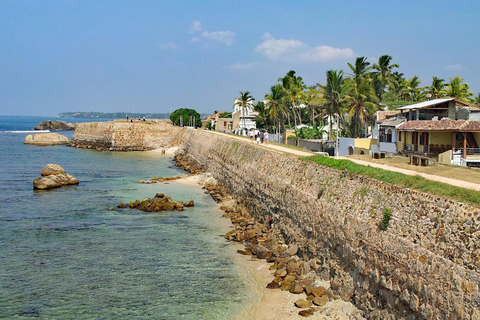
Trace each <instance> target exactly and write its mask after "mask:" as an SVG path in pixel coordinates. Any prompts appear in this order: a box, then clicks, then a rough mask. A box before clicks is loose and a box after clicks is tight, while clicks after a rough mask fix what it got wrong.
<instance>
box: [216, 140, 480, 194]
mask: <svg viewBox="0 0 480 320" xmlns="http://www.w3.org/2000/svg"><path fill="white" fill-rule="evenodd" d="M209 132H211V133H214V134H219V135H222V136H225V137H229V138H232V139H238V140H241V141H244V142H250V143H252V144H253V143H255V142H253V141H250V140H249V139H246V138H243V137H239V136H234V135H230V134H225V133H221V132H216V131H209ZM258 146H259V147H261V148H266V149H270V150H275V151H279V152H283V153H289V154H292V155H296V156H300V157H305V156H311V155H314V153H313V152H311V151H307V150H305V151H301V150H296V149H293V148H287V147H282V146H279V145H274V144H260V145H258ZM335 159H346V160H350V161H352V162H355V163H358V164H361V165H364V166H371V167H374V168H381V169H383V170H389V171H394V172H400V173H403V174H407V175H410V176H415V175H419V176H421V177H423V178H425V179H429V180H433V181H438V182H442V183H446V184H450V185H452V186H456V187H462V188H466V189H472V190H476V191H480V183H473V182H467V181H463V180H457V179H452V178H446V177H441V176H436V175H432V174H426V173H422V172H417V171H414V170H407V169H401V168H396V167H392V166H387V165H384V164H377V163H372V162H368V161H363V160H358V159H352V158H347V157H341V156H339V157H335Z"/></svg>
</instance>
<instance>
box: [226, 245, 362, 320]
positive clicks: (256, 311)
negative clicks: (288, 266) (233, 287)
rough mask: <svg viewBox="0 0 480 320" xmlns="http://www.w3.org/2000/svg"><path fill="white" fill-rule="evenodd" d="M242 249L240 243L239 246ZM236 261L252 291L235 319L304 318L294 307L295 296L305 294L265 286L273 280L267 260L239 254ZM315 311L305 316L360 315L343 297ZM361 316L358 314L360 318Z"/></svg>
mask: <svg viewBox="0 0 480 320" xmlns="http://www.w3.org/2000/svg"><path fill="white" fill-rule="evenodd" d="M239 248H243V245H239ZM238 262H239V263H241V267H242V268H244V271H245V272H246V274H247V275H246V276H247V279H250V282H251V283H249V285H250V287H251V290H252V296H253V298H252V303H251V304H250V305H248V306H247V307H246V308H245V309H244V310H242V311H241V312H240V313H239V314H238V315H237V317H236V318H235V320H243V319H253V320H276V319H278V320H280V319H282V320H284V319H286V320H289V319H297V320H298V319H304V317H302V316H300V315H299V314H298V312H299V311H300V310H302V309H299V308H297V307H296V306H295V305H294V303H295V301H297V300H298V299H305V298H306V295H305V294H292V293H290V292H287V291H281V290H280V289H273V290H272V289H267V288H266V286H267V284H268V283H269V282H270V281H272V280H273V278H274V277H273V275H272V272H271V271H270V270H269V268H270V265H271V264H269V263H267V262H265V261H264V260H258V259H256V258H252V257H251V256H242V255H240V254H239V259H238ZM319 285H321V286H324V287H326V288H329V287H330V283H329V282H327V281H322V283H320V284H319ZM316 308H317V309H318V310H317V311H316V312H315V313H314V315H313V316H309V317H308V319H313V320H327V319H338V320H349V319H356V318H357V316H359V315H360V314H361V311H360V310H358V309H357V308H356V307H355V306H354V305H353V304H352V303H350V302H346V301H343V300H340V299H339V300H333V301H330V302H328V303H327V304H326V305H325V306H323V307H316ZM359 319H361V317H360V318H359Z"/></svg>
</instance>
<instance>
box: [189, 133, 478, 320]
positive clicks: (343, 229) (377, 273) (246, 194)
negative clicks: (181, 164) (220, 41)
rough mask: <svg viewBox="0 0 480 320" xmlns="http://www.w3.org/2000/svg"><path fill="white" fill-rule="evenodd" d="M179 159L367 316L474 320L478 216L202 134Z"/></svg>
mask: <svg viewBox="0 0 480 320" xmlns="http://www.w3.org/2000/svg"><path fill="white" fill-rule="evenodd" d="M181 152H182V157H183V158H186V159H187V161H188V162H189V164H190V165H191V166H193V167H196V169H198V170H200V171H205V172H210V173H211V174H212V175H213V176H214V177H215V178H216V179H217V180H218V181H219V183H220V184H221V185H222V186H223V187H224V188H226V189H227V190H228V191H229V192H230V194H231V195H232V196H233V197H234V198H236V199H238V201H239V202H240V204H241V205H244V206H245V207H246V208H248V210H249V211H250V213H251V214H252V215H253V216H254V217H255V218H257V219H259V220H260V221H267V220H269V219H273V228H274V229H275V230H276V231H277V232H279V233H281V234H282V235H283V236H284V238H285V240H286V241H287V242H295V243H296V244H297V245H298V246H299V247H300V248H301V251H302V252H303V254H304V255H306V256H308V257H314V256H315V257H318V258H320V259H321V260H322V261H323V266H322V267H321V270H317V272H319V273H320V274H321V275H322V276H324V277H325V278H330V280H331V281H333V282H334V281H337V282H342V286H341V287H342V288H343V289H342V290H343V292H340V295H341V296H342V298H344V299H347V300H349V299H351V300H353V301H354V303H355V304H356V305H357V306H358V307H360V308H362V309H363V310H364V311H365V313H366V314H367V318H369V319H471V320H474V319H480V311H479V310H480V292H479V284H480V273H479V272H480V242H479V240H480V239H479V238H480V228H479V226H480V209H478V208H474V207H471V206H468V205H465V204H462V203H458V202H454V201H451V200H448V199H444V198H440V197H436V196H432V195H429V194H425V193H421V192H417V191H413V190H410V189H404V188H399V187H396V186H393V185H390V184H387V183H382V182H379V181H376V180H373V179H369V178H366V177H362V176H357V175H354V174H350V173H347V172H342V171H338V170H334V169H331V168H328V167H323V166H320V165H317V164H314V163H310V162H307V161H303V160H300V159H298V158H295V157H292V156H289V155H285V154H281V153H277V152H275V151H271V150H266V149H263V148H259V147H257V146H256V145H254V144H252V143H249V142H248V141H247V140H246V141H245V142H242V141H238V140H234V139H230V138H228V137H224V136H219V135H214V134H211V133H208V132H205V131H202V130H191V129H187V130H186V131H184V132H183V143H182V149H181ZM387 209H388V210H390V212H391V214H392V218H391V220H390V223H389V226H388V228H387V229H386V230H385V231H381V230H380V229H379V227H378V226H379V224H380V222H381V220H382V217H383V214H384V212H385V210H387Z"/></svg>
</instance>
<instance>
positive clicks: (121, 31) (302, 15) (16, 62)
mask: <svg viewBox="0 0 480 320" xmlns="http://www.w3.org/2000/svg"><path fill="white" fill-rule="evenodd" d="M479 16H480V1H478V0H469V1H467V0H458V1H455V2H452V1H443V0H436V1H430V0H425V1H424V0H421V1H410V0H403V1H395V0H391V1H368V0H363V1H358V0H347V1H338V0H337V1H329V0H326V1H320V0H318V1H303V0H297V1H291V0H290V1H271V0H261V1H260V0H259V1H248V0H245V1H182V0H175V1H173V0H172V1H161V0H157V1H148V0H142V1H121V0H117V1H87V0H82V1H79V0H78V1H68V0H58V1H53V0H52V1H43V0H31V1H24V0H1V1H0V115H46V116H55V115H57V114H58V113H60V112H63V111H101V112H115V111H127V112H133V111H135V112H170V111H173V110H175V109H177V108H180V107H186V108H194V109H196V110H197V111H199V112H202V113H203V112H204V113H213V111H214V110H224V111H229V110H231V109H232V105H233V101H234V99H235V98H236V97H238V96H239V91H250V92H251V93H252V95H253V97H254V98H255V99H256V100H263V97H264V95H265V93H267V92H268V91H269V88H270V86H271V85H273V84H275V83H276V82H277V79H278V78H279V77H282V76H284V75H285V74H286V73H287V72H288V71H289V70H291V69H293V70H295V71H296V72H297V75H299V76H301V77H303V79H304V81H305V83H306V84H307V85H313V84H315V83H323V82H324V81H325V72H326V71H327V70H329V69H343V70H344V71H346V70H347V68H348V67H347V62H354V60H355V58H356V57H359V56H366V57H368V61H370V62H372V63H373V62H376V60H377V59H378V57H379V56H381V55H384V54H388V55H390V56H392V57H393V62H396V63H398V64H399V65H400V68H399V69H398V71H400V72H402V73H404V75H405V77H407V78H411V77H413V76H415V75H417V76H419V77H420V79H421V80H422V81H423V82H422V84H421V85H422V86H424V85H429V84H431V79H432V76H437V77H441V78H443V79H445V80H447V81H448V78H449V77H455V76H460V77H463V78H464V80H465V82H467V83H469V84H470V88H471V90H472V91H473V92H474V94H477V93H478V92H479V91H480V63H479V59H480V42H479V39H480V23H479V21H480V19H479V18H478V17H479Z"/></svg>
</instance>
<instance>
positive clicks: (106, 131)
mask: <svg viewBox="0 0 480 320" xmlns="http://www.w3.org/2000/svg"><path fill="white" fill-rule="evenodd" d="M182 130H183V129H182V128H179V127H176V126H173V125H171V124H169V123H167V122H166V121H160V122H158V123H144V122H133V123H130V122H111V121H110V122H88V123H87V122H86V123H77V125H76V129H75V133H74V135H73V138H72V141H71V143H70V145H72V146H74V147H78V148H88V149H97V150H110V151H143V150H152V149H156V148H169V147H171V146H176V145H178V144H179V143H180V140H179V139H180V138H181V135H180V133H181V131H182Z"/></svg>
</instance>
